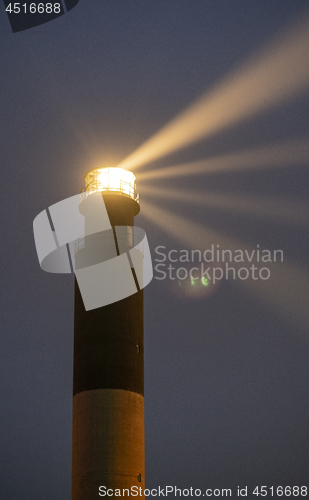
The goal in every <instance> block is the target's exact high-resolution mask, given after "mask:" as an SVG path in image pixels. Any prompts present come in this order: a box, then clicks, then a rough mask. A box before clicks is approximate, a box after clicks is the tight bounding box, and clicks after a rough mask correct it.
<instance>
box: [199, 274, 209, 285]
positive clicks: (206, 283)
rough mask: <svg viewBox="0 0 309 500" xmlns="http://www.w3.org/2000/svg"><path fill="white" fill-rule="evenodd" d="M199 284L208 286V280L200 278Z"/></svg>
mask: <svg viewBox="0 0 309 500" xmlns="http://www.w3.org/2000/svg"><path fill="white" fill-rule="evenodd" d="M201 282H202V285H204V286H208V285H209V283H208V279H207V278H205V276H203V278H201Z"/></svg>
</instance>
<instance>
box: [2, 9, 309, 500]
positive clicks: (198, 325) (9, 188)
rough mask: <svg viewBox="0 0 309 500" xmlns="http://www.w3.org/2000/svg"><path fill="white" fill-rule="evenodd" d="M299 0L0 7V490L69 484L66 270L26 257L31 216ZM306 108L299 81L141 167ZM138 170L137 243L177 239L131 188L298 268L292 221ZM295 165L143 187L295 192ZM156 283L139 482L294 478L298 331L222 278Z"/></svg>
mask: <svg viewBox="0 0 309 500" xmlns="http://www.w3.org/2000/svg"><path fill="white" fill-rule="evenodd" d="M307 3H308V2H307V1H303V0H252V1H248V0H233V1H231V0H193V1H191V2H189V1H187V0H178V1H176V0H175V1H172V0H164V1H163V0H162V1H160V0H153V1H152V2H147V1H134V2H133V1H131V2H130V1H124V0H109V1H104V0H93V1H92V2H88V1H86V0H80V2H79V4H78V5H77V7H75V8H74V9H73V10H72V11H71V12H70V13H68V14H66V15H64V16H62V17H60V18H58V19H57V20H55V21H52V22H50V23H47V24H45V25H42V26H38V27H37V28H34V29H31V30H28V31H24V32H20V33H15V34H12V33H11V31H10V26H9V23H8V20H7V18H6V14H5V12H4V9H3V8H2V10H1V13H0V31H1V35H0V54H1V62H0V82H1V84H0V85H1V92H0V102H1V114H0V131H1V134H0V152H1V165H2V193H1V202H2V203H1V222H2V227H1V233H2V244H1V264H2V266H1V337H0V359H1V364H0V376H1V389H0V395H1V396H0V397H1V407H0V408H1V409H0V429H1V432H0V450H1V454H0V471H1V472H0V476H1V479H0V498H1V499H3V500H15V499H17V498H18V499H20V500H23V499H24V500H28V499H30V498H31V500H42V499H43V498H44V500H55V499H57V500H67V499H69V498H70V489H71V425H72V422H71V412H72V346H73V278H72V277H70V276H67V275H56V274H47V273H43V272H42V271H41V269H40V267H39V264H38V260H37V256H36V251H35V246H34V241H33V233H32V222H33V219H34V217H35V216H36V215H37V214H38V213H39V212H40V211H42V210H43V209H44V208H46V207H48V206H50V205H52V204H53V203H56V202H57V201H60V200H62V199H65V198H67V197H69V196H72V195H74V194H76V193H78V192H79V190H80V189H81V188H82V187H83V176H84V173H85V171H86V170H89V169H90V168H93V166H95V164H96V162H98V161H99V162H101V163H102V164H117V163H118V162H119V161H120V160H122V159H124V158H125V157H126V156H127V155H128V154H130V153H131V152H133V151H134V150H135V149H136V148H137V147H138V146H139V145H141V144H142V143H143V142H144V141H146V140H147V139H148V138H149V137H151V136H152V135H153V134H154V133H155V132H157V131H158V130H159V129H161V127H163V126H164V125H165V124H166V123H168V122H169V121H170V120H171V119H172V118H173V117H174V116H176V115H177V114H178V113H180V112H181V111H182V110H183V109H185V108H186V107H187V106H188V105H190V104H191V103H192V102H193V101H194V100H195V99H197V98H198V97H199V96H200V95H201V94H204V93H205V92H207V91H208V90H211V89H212V88H215V86H216V85H217V84H218V83H219V82H220V81H221V80H222V79H224V78H225V77H226V76H227V75H229V74H230V73H232V72H233V71H234V70H235V69H236V68H237V67H239V65H240V64H242V63H245V62H246V61H247V60H249V59H250V57H251V55H252V54H254V53H255V52H256V51H257V50H259V49H260V48H261V47H263V45H264V44H265V43H266V42H268V41H269V40H271V39H272V38H273V37H274V36H276V35H278V34H279V33H280V32H281V31H282V30H283V29H284V28H285V27H286V26H288V24H289V23H290V22H292V21H293V19H294V18H295V19H296V18H297V17H299V16H300V17H302V16H305V10H304V9H305V8H306V6H307ZM306 15H307V14H306ZM308 54H309V47H308ZM308 57H309V56H308ZM308 117H309V99H308V92H307V93H303V94H302V95H300V96H298V97H295V98H294V99H290V100H288V101H286V102H283V103H282V104H280V105H279V106H277V107H273V108H271V109H268V110H265V111H264V112H263V113H260V114H258V115H256V116H253V117H252V118H250V119H248V120H246V121H244V122H240V123H239V124H237V125H235V126H232V127H230V128H227V129H226V130H224V131H222V132H220V133H218V134H215V135H214V136H212V137H211V138H209V139H208V140H205V141H200V142H199V143H197V144H196V145H193V146H191V147H189V148H186V149H185V150H183V151H179V152H176V153H174V154H173V155H171V157H169V158H162V159H160V160H159V161H158V162H157V164H156V166H158V167H165V166H169V165H171V164H177V163H182V162H187V161H190V160H197V159H202V158H206V157H208V156H216V155H218V156H220V155H223V154H228V153H230V152H233V151H242V150H246V149H251V148H256V147H259V146H263V145H267V144H273V143H277V142H279V141H283V142H284V141H290V140H292V139H298V138H304V137H308V125H309V118H308ZM307 166H308V165H307ZM270 167H271V165H270ZM152 168H153V167H152V166H151V165H145V166H144V167H141V168H140V169H137V171H136V176H137V184H138V188H139V192H140V197H141V214H140V215H139V216H138V218H137V220H136V224H137V225H139V226H140V227H142V228H144V229H145V230H146V232H147V235H148V239H149V242H150V246H151V250H152V252H154V248H155V247H156V246H157V245H165V246H166V247H167V248H168V249H171V248H184V245H183V244H181V243H179V242H176V241H174V240H173V238H172V237H171V236H169V235H168V234H166V233H165V232H163V231H161V230H160V228H158V227H157V226H156V225H154V224H153V223H152V222H151V221H149V219H148V218H146V217H145V215H143V199H144V200H145V201H149V202H152V203H155V202H156V203H158V204H159V206H160V208H164V209H167V210H169V211H171V212H173V213H175V214H177V215H178V216H179V217H182V216H183V217H185V218H188V219H191V220H192V221H194V222H196V223H199V224H201V225H203V224H205V227H206V225H207V226H209V227H211V228H213V229H215V230H217V231H220V232H221V233H223V234H225V235H228V236H229V237H231V238H234V237H235V238H237V239H238V240H241V241H245V242H247V243H248V245H249V244H251V246H253V247H255V246H256V245H257V244H260V245H261V246H263V247H265V248H282V249H283V250H284V252H285V256H286V258H287V260H288V261H289V262H292V263H294V264H297V266H298V267H299V268H301V269H303V270H305V269H306V268H307V269H308V235H307V234H306V233H308V231H307V228H304V227H303V226H297V225H295V226H294V225H292V224H287V223H285V222H284V221H282V222H281V223H279V222H277V223H275V222H274V221H270V220H267V219H259V218H255V217H250V216H249V215H248V214H247V215H246V214H242V213H239V212H233V211H226V210H219V209H215V208H211V209H207V208H205V207H204V208H203V207H202V208H197V207H194V206H190V205H188V204H185V203H180V202H179V201H177V202H176V201H174V200H165V201H164V202H163V200H160V199H159V198H158V199H156V198H153V197H149V198H148V195H147V194H145V195H143V182H141V183H139V181H138V175H139V172H146V171H147V170H151V169H152ZM308 180H309V176H308V172H307V170H306V168H305V166H304V164H302V165H300V164H297V162H294V164H292V165H291V166H290V167H285V168H268V169H262V170H258V169H257V170H247V171H245V172H241V171H239V172H229V173H225V172H221V173H220V174H219V173H218V174H216V173H212V174H211V175H207V176H206V175H199V176H194V177H192V178H191V177H183V178H182V177H180V178H174V179H173V178H172V179H166V180H164V179H162V180H160V181H159V180H154V181H153V184H151V183H149V182H148V184H147V185H148V187H149V186H151V185H153V186H155V187H156V188H160V187H161V188H162V187H164V188H168V187H170V188H173V189H181V190H187V191H188V192H190V193H192V196H194V193H195V192H199V193H202V192H203V190H207V191H211V190H213V191H215V192H218V191H220V192H222V193H225V192H226V193H228V194H234V195H238V196H240V197H241V196H243V195H247V196H248V195H249V196H250V195H252V196H253V195H254V196H256V197H258V196H276V197H277V198H279V199H280V200H283V201H284V200H287V201H288V200H292V201H304V200H305V198H306V194H307V191H308V187H307V186H308ZM145 185H146V181H145ZM179 231H180V232H181V227H179ZM214 243H217V242H216V241H214ZM153 257H155V255H154V253H153ZM304 272H305V271H304ZM170 285H171V283H169V282H167V281H158V280H153V282H152V283H151V284H150V285H149V286H148V287H147V289H145V345H146V352H145V425H146V486H147V487H157V486H158V485H161V486H165V485H177V486H178V487H182V488H186V487H187V488H188V487H191V486H192V487H193V488H206V487H209V488H227V487H230V488H233V489H234V490H235V488H236V486H237V485H241V486H245V485H248V486H250V487H252V486H256V485H268V486H271V485H275V486H277V485H283V486H285V485H290V486H294V485H303V484H306V481H307V485H308V457H309V449H308V444H309V430H308V417H309V407H308V402H309V397H308V396H309V393H308V387H309V384H308V379H309V363H308V354H309V349H308V329H307V332H306V331H305V328H301V327H300V326H299V324H297V322H294V321H293V320H292V319H291V320H290V321H289V320H288V319H287V318H286V316H285V315H284V314H280V311H278V309H276V308H274V307H273V306H272V305H271V304H268V303H267V301H264V302H260V301H258V300H257V298H256V297H255V296H254V295H251V294H250V295H249V294H248V292H247V291H246V289H245V288H244V287H241V286H238V285H237V284H236V285H235V284H234V283H231V282H222V283H221V284H220V286H219V287H218V288H217V289H216V290H215V292H214V293H213V294H212V295H210V296H209V297H204V298H202V299H195V300H193V299H189V298H185V297H184V296H180V295H177V294H175V293H174V291H173V289H172V288H171V286H170ZM269 286H271V284H270V285H269ZM285 286H286V289H287V293H288V291H289V288H290V283H289V282H288V281H287V282H286V284H285ZM296 288H297V287H296ZM293 290H295V284H294V287H293ZM293 293H294V292H293ZM298 293H299V294H301V293H302V289H299V292H298ZM308 486H309V485H308ZM253 498H254V497H253Z"/></svg>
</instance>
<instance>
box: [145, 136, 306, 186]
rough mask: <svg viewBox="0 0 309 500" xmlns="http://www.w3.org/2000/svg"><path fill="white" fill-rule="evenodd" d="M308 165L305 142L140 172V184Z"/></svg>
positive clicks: (275, 145) (283, 144)
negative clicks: (202, 175)
mask: <svg viewBox="0 0 309 500" xmlns="http://www.w3.org/2000/svg"><path fill="white" fill-rule="evenodd" d="M308 162H309V139H307V138H306V139H298V140H293V141H289V142H285V143H279V144H274V145H270V146H264V147H260V148H255V149H249V150H247V151H238V152H236V153H230V154H227V155H221V156H215V157H213V158H206V159H204V160H199V161H195V162H188V163H182V164H180V165H171V166H169V167H165V168H159V169H156V170H151V171H149V172H141V173H140V174H139V180H141V181H144V180H148V179H161V178H167V177H184V176H187V175H199V174H211V173H221V172H231V171H239V170H249V169H256V170H257V169H263V168H275V167H287V166H290V165H293V164H294V165H306V164H307V163H308Z"/></svg>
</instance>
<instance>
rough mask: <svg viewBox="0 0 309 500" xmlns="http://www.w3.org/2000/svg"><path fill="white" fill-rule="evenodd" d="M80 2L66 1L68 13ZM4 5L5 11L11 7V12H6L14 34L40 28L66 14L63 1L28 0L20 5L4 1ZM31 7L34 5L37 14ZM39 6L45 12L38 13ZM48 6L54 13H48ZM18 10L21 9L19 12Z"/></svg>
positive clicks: (75, 0) (76, 0) (77, 0)
mask: <svg viewBox="0 0 309 500" xmlns="http://www.w3.org/2000/svg"><path fill="white" fill-rule="evenodd" d="M78 2H79V0H65V6H66V9H67V11H69V10H71V9H73V7H75V6H76V5H77V4H78ZM3 3H4V5H5V9H7V8H8V7H9V6H10V11H11V12H9V11H6V12H7V15H8V18H9V21H10V25H11V28H12V31H13V33H17V32H19V31H24V30H28V29H31V28H34V27H35V26H39V25H40V24H45V23H48V22H49V21H53V20H54V19H56V18H58V17H60V16H62V15H63V14H65V11H64V8H63V4H62V1H61V0H58V1H50V0H45V1H42V0H37V1H33V0H26V1H23V2H20V3H14V2H10V1H8V0H3ZM48 4H49V5H48ZM30 5H32V10H34V8H35V10H36V11H35V12H31V11H30ZM39 5H40V6H41V7H40V9H41V10H43V12H38V6H39ZM47 5H48V9H50V8H51V10H52V12H46V7H47ZM34 6H35V7H34ZM42 6H44V9H42ZM50 6H52V7H50ZM14 7H15V12H14ZM18 9H20V11H19V12H18Z"/></svg>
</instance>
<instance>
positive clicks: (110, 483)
mask: <svg viewBox="0 0 309 500" xmlns="http://www.w3.org/2000/svg"><path fill="white" fill-rule="evenodd" d="M85 183H86V186H85V188H84V193H85V195H86V196H85V197H84V200H82V201H81V205H80V211H81V212H82V213H84V214H86V213H87V210H85V207H86V204H87V199H89V198H90V197H91V192H92V190H95V191H96V192H98V191H100V192H101V193H102V196H103V200H104V202H105V206H106V208H107V212H108V216H109V219H110V222H111V225H112V228H113V231H112V237H113V238H112V239H113V241H112V242H110V243H109V245H112V246H114V247H115V249H116V255H117V254H118V255H119V245H118V243H119V242H118V241H117V237H116V231H115V226H128V228H127V229H124V234H127V238H129V235H130V230H131V229H130V228H131V227H132V226H133V225H134V217H135V215H137V214H138V212H139V210H140V208H139V202H138V195H137V192H136V189H135V176H134V175H133V174H132V172H128V171H125V170H123V169H118V168H113V167H109V168H103V169H94V170H91V171H89V172H87V173H86V175H85ZM89 217H91V216H89V215H85V224H86V226H87V224H91V220H90V219H89ZM131 231H132V230H131ZM102 241H103V240H102V239H101V240H100V238H99V239H98V237H96V240H95V239H93V241H92V242H91V240H90V242H89V241H88V242H87V245H88V246H89V245H91V244H94V245H98V244H99V245H102ZM103 246H104V245H103ZM105 246H106V245H105ZM82 253H83V248H81V249H80V250H79V251H78V252H77V255H76V258H78V254H80V256H81V257H82ZM132 273H133V276H134V269H132ZM134 279H135V281H136V282H137V280H136V276H134ZM137 288H138V290H139V291H138V292H137V293H135V294H134V295H131V296H130V297H127V298H125V299H123V300H120V301H118V302H114V303H112V304H109V305H106V306H104V307H100V308H97V309H93V310H89V311H86V310H85V307H84V304H83V300H82V297H81V294H80V291H79V287H78V284H77V282H75V313H74V389H73V464H72V469H73V470H72V500H95V499H96V500H97V499H98V498H100V496H99V487H100V486H106V487H107V488H112V489H113V490H115V489H121V490H122V489H124V488H127V489H129V490H130V488H131V487H132V486H136V487H137V488H140V487H141V488H142V489H143V490H144V487H145V458H144V359H143V358H144V356H143V290H140V289H139V287H137ZM139 498H140V497H139Z"/></svg>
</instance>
